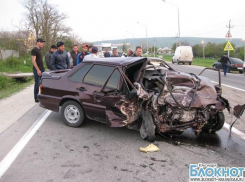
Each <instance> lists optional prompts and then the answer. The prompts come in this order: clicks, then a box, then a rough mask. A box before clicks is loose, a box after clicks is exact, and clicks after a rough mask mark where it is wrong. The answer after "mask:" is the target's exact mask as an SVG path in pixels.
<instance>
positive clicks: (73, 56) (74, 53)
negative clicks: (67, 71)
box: [70, 45, 80, 67]
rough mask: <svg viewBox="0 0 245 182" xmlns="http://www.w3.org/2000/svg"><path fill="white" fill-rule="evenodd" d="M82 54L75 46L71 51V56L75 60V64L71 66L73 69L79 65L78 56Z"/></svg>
mask: <svg viewBox="0 0 245 182" xmlns="http://www.w3.org/2000/svg"><path fill="white" fill-rule="evenodd" d="M79 53H80V51H79V50H78V46H77V45H73V48H72V50H71V51H70V54H71V58H72V60H73V64H72V65H71V67H74V66H76V65H77V55H78V54H79Z"/></svg>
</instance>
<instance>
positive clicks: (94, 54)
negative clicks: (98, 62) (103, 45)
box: [84, 46, 99, 60]
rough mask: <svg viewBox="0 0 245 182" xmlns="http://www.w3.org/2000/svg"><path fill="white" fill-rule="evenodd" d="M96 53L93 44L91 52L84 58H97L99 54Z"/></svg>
mask: <svg viewBox="0 0 245 182" xmlns="http://www.w3.org/2000/svg"><path fill="white" fill-rule="evenodd" d="M97 53H98V47H96V46H93V47H92V51H91V54H90V55H87V56H85V57H84V59H85V60H86V59H90V58H99V56H98V55H97Z"/></svg>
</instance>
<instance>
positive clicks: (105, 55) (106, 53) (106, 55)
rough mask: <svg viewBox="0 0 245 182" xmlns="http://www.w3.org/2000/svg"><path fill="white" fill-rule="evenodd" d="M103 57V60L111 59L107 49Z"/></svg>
mask: <svg viewBox="0 0 245 182" xmlns="http://www.w3.org/2000/svg"><path fill="white" fill-rule="evenodd" d="M104 57H105V58H107V57H111V55H110V53H109V52H108V50H107V49H106V50H105V53H104Z"/></svg>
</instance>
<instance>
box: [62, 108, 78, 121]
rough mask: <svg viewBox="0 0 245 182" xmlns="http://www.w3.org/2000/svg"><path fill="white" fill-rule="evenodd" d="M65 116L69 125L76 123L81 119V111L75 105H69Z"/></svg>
mask: <svg viewBox="0 0 245 182" xmlns="http://www.w3.org/2000/svg"><path fill="white" fill-rule="evenodd" d="M64 115H65V118H66V120H67V121H68V122H69V123H76V122H78V120H79V119H80V112H79V109H78V108H77V107H76V106H74V105H68V106H67V107H66V108H65V111H64Z"/></svg>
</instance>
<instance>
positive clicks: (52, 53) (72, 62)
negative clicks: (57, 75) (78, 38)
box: [31, 38, 142, 102]
mask: <svg viewBox="0 0 245 182" xmlns="http://www.w3.org/2000/svg"><path fill="white" fill-rule="evenodd" d="M44 42H45V41H44V40H43V39H41V38H38V39H37V41H36V46H35V47H34V48H33V49H32V51H31V60H32V64H33V74H34V78H35V84H34V99H35V102H39V101H38V98H37V95H38V93H39V84H40V80H41V76H42V72H44V70H45V68H44V64H43V55H42V48H43V45H44ZM103 56H104V57H119V54H118V51H117V49H113V51H112V55H110V53H109V52H108V51H107V50H106V51H105V53H104V55H103ZM141 56H142V48H141V47H140V46H137V47H136V49H135V53H134V52H133V50H132V49H128V50H127V55H124V56H123V57H141ZM89 57H90V58H99V56H98V48H97V47H96V46H91V47H89V45H88V44H82V50H81V52H80V51H79V50H78V46H77V45H73V47H72V50H71V51H70V52H66V51H65V44H64V42H61V41H59V42H57V44H56V45H52V46H51V47H50V49H49V51H48V52H47V53H46V54H45V62H46V65H47V68H48V69H49V70H59V69H71V68H73V67H75V66H76V65H78V64H79V63H81V62H83V60H84V59H85V58H86V59H87V58H89ZM120 57H121V56H120Z"/></svg>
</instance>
